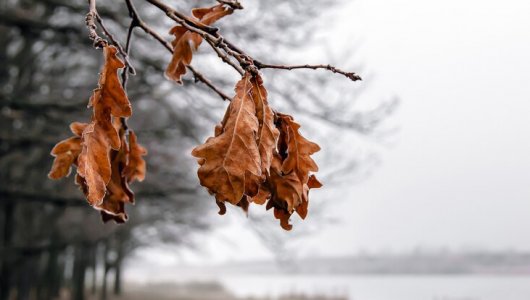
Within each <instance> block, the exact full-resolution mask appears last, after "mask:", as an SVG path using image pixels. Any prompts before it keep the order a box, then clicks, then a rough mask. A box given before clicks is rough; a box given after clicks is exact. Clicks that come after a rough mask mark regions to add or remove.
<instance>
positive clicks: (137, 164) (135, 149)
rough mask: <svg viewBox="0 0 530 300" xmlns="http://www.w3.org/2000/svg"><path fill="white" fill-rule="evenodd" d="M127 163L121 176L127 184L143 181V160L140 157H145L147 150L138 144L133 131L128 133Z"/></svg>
mask: <svg viewBox="0 0 530 300" xmlns="http://www.w3.org/2000/svg"><path fill="white" fill-rule="evenodd" d="M129 147H130V152H129V162H128V164H127V166H126V167H125V169H124V170H123V175H124V176H125V178H127V182H129V183H130V182H132V181H134V180H137V181H143V180H144V179H145V160H144V159H143V158H142V156H144V155H147V150H146V149H145V148H144V147H142V145H140V144H138V141H137V138H136V134H135V133H134V131H132V130H131V131H129Z"/></svg>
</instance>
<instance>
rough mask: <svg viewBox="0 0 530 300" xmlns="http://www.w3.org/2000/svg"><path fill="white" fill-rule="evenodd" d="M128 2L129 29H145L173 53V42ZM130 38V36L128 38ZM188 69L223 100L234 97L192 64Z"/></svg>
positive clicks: (126, 0)
mask: <svg viewBox="0 0 530 300" xmlns="http://www.w3.org/2000/svg"><path fill="white" fill-rule="evenodd" d="M125 2H126V4H127V8H128V9H129V15H130V16H131V18H132V22H131V27H129V31H132V29H133V28H134V27H140V28H142V29H143V31H144V32H145V33H147V34H148V35H150V36H152V37H154V38H155V39H156V40H157V41H158V42H159V43H160V44H162V45H163V46H164V47H165V48H166V49H167V50H168V51H169V52H171V53H173V47H171V44H170V43H169V42H168V41H166V40H165V39H164V38H163V37H162V36H161V35H160V34H159V33H158V32H156V31H155V30H154V29H152V28H151V27H149V25H147V24H146V23H145V22H144V21H143V20H142V19H141V18H140V16H139V15H138V11H137V10H136V7H135V6H134V4H133V3H132V0H125ZM133 25H134V26H133ZM127 40H129V38H128V39H127ZM187 68H188V70H190V71H191V72H192V73H193V77H194V78H195V82H197V81H201V82H202V83H204V84H205V85H206V86H207V87H209V88H210V89H211V90H213V91H214V92H215V93H217V95H219V97H221V98H222V99H223V100H228V101H230V100H231V99H232V98H231V97H229V96H228V95H226V94H225V93H224V92H223V91H221V90H220V89H219V88H217V87H216V86H215V85H214V84H213V83H212V82H211V81H210V80H209V79H208V78H206V76H204V75H203V74H201V73H200V72H199V71H197V70H196V69H195V68H193V67H192V66H187Z"/></svg>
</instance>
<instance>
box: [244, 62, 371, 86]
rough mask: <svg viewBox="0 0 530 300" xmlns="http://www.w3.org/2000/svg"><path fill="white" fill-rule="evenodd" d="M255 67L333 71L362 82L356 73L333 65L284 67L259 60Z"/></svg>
mask: <svg viewBox="0 0 530 300" xmlns="http://www.w3.org/2000/svg"><path fill="white" fill-rule="evenodd" d="M254 65H255V66H256V67H257V68H258V69H282V70H295V69H313V70H316V69H326V70H328V71H331V72H333V73H336V74H341V75H343V76H346V77H347V78H349V79H350V80H352V81H358V80H362V78H361V76H359V75H357V74H355V73H354V72H346V71H343V70H341V69H338V68H336V67H334V66H332V65H293V66H284V65H272V64H264V63H262V62H259V61H257V60H254Z"/></svg>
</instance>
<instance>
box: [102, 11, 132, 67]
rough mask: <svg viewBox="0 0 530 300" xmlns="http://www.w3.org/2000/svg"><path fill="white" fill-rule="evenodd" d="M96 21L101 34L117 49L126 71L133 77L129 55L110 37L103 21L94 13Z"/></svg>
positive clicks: (110, 34)
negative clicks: (101, 31)
mask: <svg viewBox="0 0 530 300" xmlns="http://www.w3.org/2000/svg"><path fill="white" fill-rule="evenodd" d="M96 20H97V21H98V23H99V25H100V26H101V29H102V30H103V33H105V35H106V36H107V37H108V38H109V40H110V41H111V42H112V44H113V45H114V46H116V48H118V51H119V52H120V54H121V56H122V57H123V60H124V61H125V65H126V66H127V69H128V70H129V72H130V73H131V74H132V75H135V74H136V71H135V70H134V67H133V66H132V65H131V63H130V62H129V55H128V54H127V51H125V50H124V49H123V47H122V46H121V44H120V43H119V42H118V40H116V39H115V38H114V36H113V35H112V33H110V31H109V30H108V29H107V27H106V26H105V24H104V23H103V20H102V19H101V17H100V16H99V15H98V14H97V12H96Z"/></svg>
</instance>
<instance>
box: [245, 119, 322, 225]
mask: <svg viewBox="0 0 530 300" xmlns="http://www.w3.org/2000/svg"><path fill="white" fill-rule="evenodd" d="M276 116H277V122H276V125H277V127H278V128H279V129H280V136H279V138H278V141H277V152H275V153H274V155H273V157H272V164H271V167H270V174H269V176H268V177H267V180H266V181H265V182H264V183H262V184H261V186H260V188H259V192H258V194H257V195H256V196H255V197H253V198H252V202H254V203H256V204H263V203H265V202H267V201H268V202H267V209H271V208H274V216H275V217H276V219H279V220H280V225H281V226H282V228H283V229H285V230H291V229H292V226H291V225H290V224H289V218H290V217H291V215H292V214H293V213H294V212H295V211H296V212H297V213H298V215H299V216H300V217H301V218H302V219H304V218H305V217H306V216H307V209H308V205H309V189H311V188H319V187H321V186H322V184H321V183H320V182H319V181H318V180H317V179H316V177H315V176H314V175H310V174H309V172H310V171H317V170H318V167H317V165H316V163H315V162H314V161H313V159H312V158H311V157H310V155H312V154H313V153H315V152H317V151H318V150H320V147H319V146H318V145H317V144H315V143H313V142H310V141H308V140H307V139H305V138H304V137H303V136H301V135H300V133H299V132H298V129H299V128H300V125H299V124H298V123H296V122H294V120H293V118H292V117H291V116H288V115H285V114H281V113H277V114H276Z"/></svg>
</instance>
